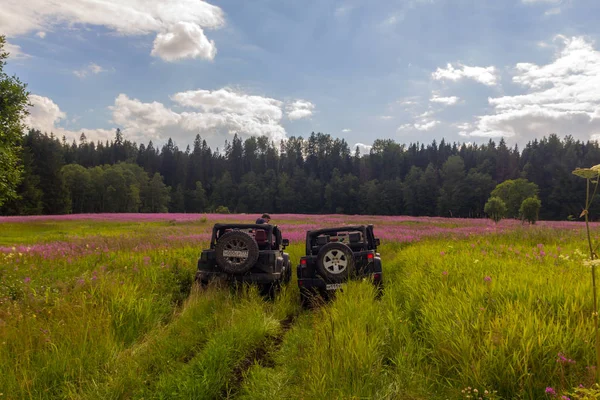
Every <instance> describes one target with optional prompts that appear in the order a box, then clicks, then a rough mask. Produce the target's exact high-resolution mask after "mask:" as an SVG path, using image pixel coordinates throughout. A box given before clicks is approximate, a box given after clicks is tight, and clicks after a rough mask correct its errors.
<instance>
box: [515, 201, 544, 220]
mask: <svg viewBox="0 0 600 400" xmlns="http://www.w3.org/2000/svg"><path fill="white" fill-rule="evenodd" d="M540 208H542V202H541V201H540V200H539V199H538V198H537V197H528V198H526V199H525V200H523V202H522V203H521V207H520V208H519V214H520V215H521V219H522V220H523V221H527V222H529V223H530V224H535V223H536V222H537V220H538V219H539V217H540Z"/></svg>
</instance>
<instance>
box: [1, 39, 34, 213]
mask: <svg viewBox="0 0 600 400" xmlns="http://www.w3.org/2000/svg"><path fill="white" fill-rule="evenodd" d="M5 45H6V39H5V37H4V36H0V206H2V205H3V204H4V203H5V202H6V201H7V200H11V199H15V198H17V197H18V196H17V191H19V192H25V191H26V190H28V188H27V185H24V187H23V188H21V190H18V189H19V183H20V182H21V178H22V172H23V166H22V165H21V164H20V160H21V157H22V156H21V154H20V152H21V139H22V135H23V133H24V131H25V126H24V124H23V122H24V118H25V116H26V115H27V106H28V105H29V93H28V92H27V91H26V86H27V85H25V84H24V83H22V82H21V81H20V80H19V78H17V77H16V76H13V77H11V76H8V75H7V74H6V73H5V72H4V66H5V65H6V60H7V59H8V55H9V54H8V52H6V51H5V49H4V47H5Z"/></svg>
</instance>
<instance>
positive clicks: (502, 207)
mask: <svg viewBox="0 0 600 400" xmlns="http://www.w3.org/2000/svg"><path fill="white" fill-rule="evenodd" d="M484 211H485V213H486V214H487V215H488V216H489V217H490V218H491V219H492V220H494V222H498V221H500V220H501V219H502V218H504V217H505V215H506V204H504V201H502V199H501V198H500V197H490V199H489V200H488V201H487V203H485V208H484Z"/></svg>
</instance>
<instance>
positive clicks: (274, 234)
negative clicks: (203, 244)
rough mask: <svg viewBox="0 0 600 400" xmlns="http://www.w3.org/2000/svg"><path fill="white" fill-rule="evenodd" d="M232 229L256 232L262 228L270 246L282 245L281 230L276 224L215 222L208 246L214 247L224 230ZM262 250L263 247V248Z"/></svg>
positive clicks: (277, 246)
mask: <svg viewBox="0 0 600 400" xmlns="http://www.w3.org/2000/svg"><path fill="white" fill-rule="evenodd" d="M232 230H240V231H246V232H256V231H259V230H262V231H264V232H265V233H266V238H265V240H266V241H267V242H268V243H272V244H273V246H272V247H276V248H279V246H281V245H282V242H283V238H282V236H281V230H280V229H279V228H278V227H277V225H271V224H235V223H231V224H220V223H216V224H215V225H214V226H213V233H212V237H211V239H210V248H211V249H214V248H215V245H216V241H217V240H218V238H219V237H221V236H222V235H223V234H224V233H225V232H229V231H232ZM263 250H264V249H263Z"/></svg>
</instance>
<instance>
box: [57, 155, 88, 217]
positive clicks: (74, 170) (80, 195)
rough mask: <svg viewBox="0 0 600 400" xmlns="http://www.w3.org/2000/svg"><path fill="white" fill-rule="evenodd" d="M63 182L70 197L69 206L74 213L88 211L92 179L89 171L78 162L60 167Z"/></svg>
mask: <svg viewBox="0 0 600 400" xmlns="http://www.w3.org/2000/svg"><path fill="white" fill-rule="evenodd" d="M61 174H62V175H63V177H64V180H65V184H66V186H67V189H68V191H69V195H70V197H71V208H72V212H74V213H84V212H90V211H92V210H91V207H90V204H89V203H88V201H89V200H90V197H91V191H92V181H91V178H90V173H89V171H88V170H87V169H86V168H84V167H82V166H81V165H79V164H69V165H65V166H64V167H62V169H61Z"/></svg>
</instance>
